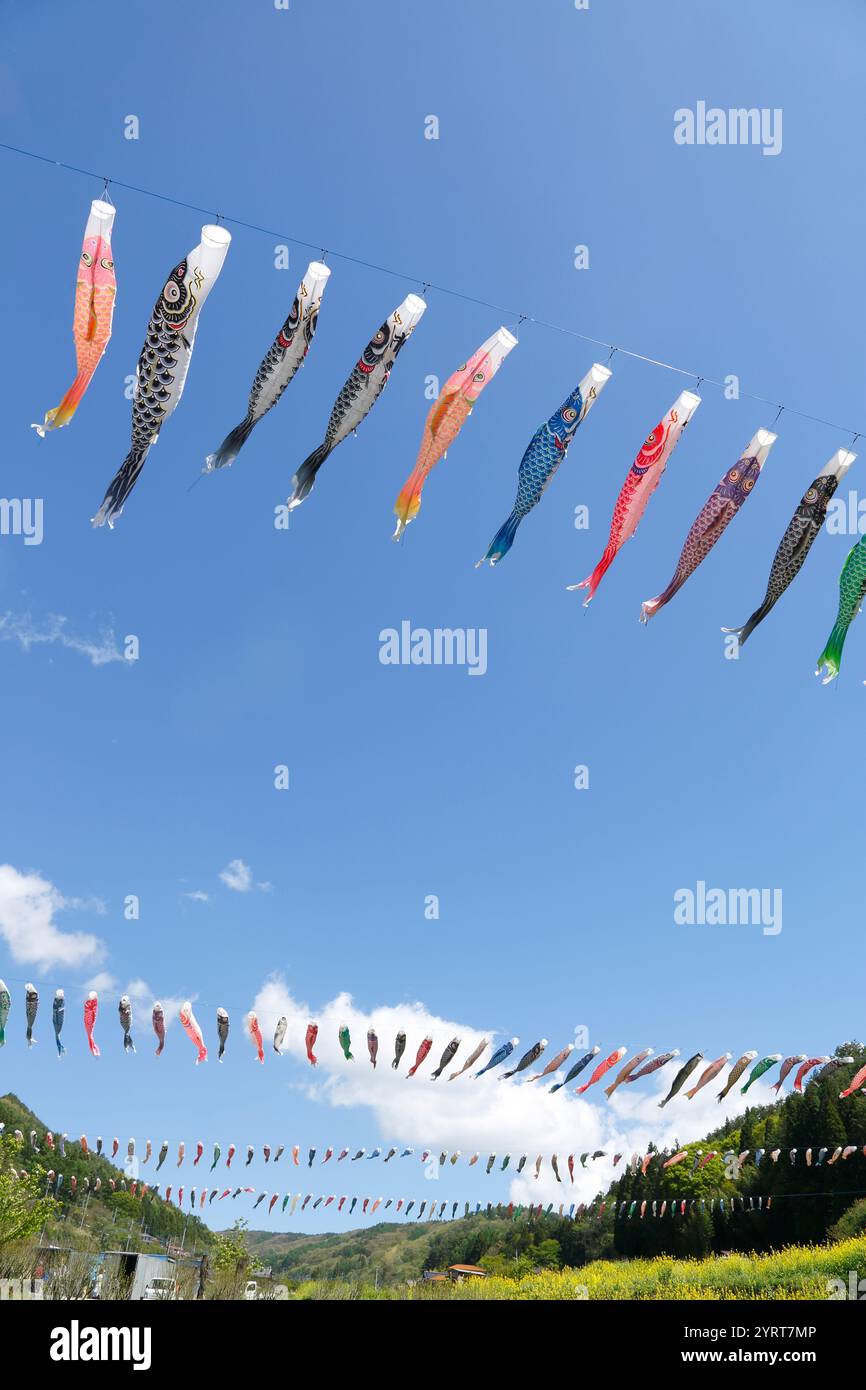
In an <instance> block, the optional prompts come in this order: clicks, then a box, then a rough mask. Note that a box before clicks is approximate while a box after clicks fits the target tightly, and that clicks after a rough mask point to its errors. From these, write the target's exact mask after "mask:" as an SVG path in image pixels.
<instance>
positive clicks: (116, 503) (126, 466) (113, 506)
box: [91, 444, 150, 527]
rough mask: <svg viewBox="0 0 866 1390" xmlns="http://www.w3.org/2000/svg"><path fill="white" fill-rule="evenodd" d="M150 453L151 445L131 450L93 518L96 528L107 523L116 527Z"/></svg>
mask: <svg viewBox="0 0 866 1390" xmlns="http://www.w3.org/2000/svg"><path fill="white" fill-rule="evenodd" d="M149 451H150V445H149V444H148V445H146V446H145V447H144V448H143V449H135V448H133V449H130V451H129V453H128V454H127V456H126V458H125V459H124V460H123V463H122V464H121V465H120V467H119V468H118V470H117V472H116V473H115V475H114V477H113V478H112V480H111V482H110V483H109V484H108V490H107V491H106V494H105V496H104V498H103V499H102V506H101V507H100V508H99V511H98V512H97V513H96V516H94V517H92V518H91V520H92V524H93V525H94V526H104V525H105V523H106V522H108V525H109V526H111V527H113V526H114V523H115V521H116V520H117V518H118V517H119V516H120V513H121V512H122V511H123V504H124V502H125V501H126V499H127V497H128V496H129V494H130V493H131V492H132V489H133V488H134V487H135V484H136V482H137V481H138V475H139V473H140V472H141V470H142V468H143V467H144V460H145V459H146V458H147V455H148V453H149Z"/></svg>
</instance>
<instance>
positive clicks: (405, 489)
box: [391, 465, 424, 541]
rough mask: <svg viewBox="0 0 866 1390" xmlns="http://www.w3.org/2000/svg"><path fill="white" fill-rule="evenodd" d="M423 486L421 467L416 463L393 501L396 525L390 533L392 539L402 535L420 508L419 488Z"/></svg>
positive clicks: (397, 538) (394, 539) (396, 539)
mask: <svg viewBox="0 0 866 1390" xmlns="http://www.w3.org/2000/svg"><path fill="white" fill-rule="evenodd" d="M423 486H424V472H423V469H422V468H421V467H420V466H418V465H416V467H415V468H413V469H412V472H411V473H410V474H409V477H408V478H407V479H406V481H405V483H404V484H403V486H402V488H401V489H400V493H399V496H398V498H397V501H396V502H395V503H394V515H395V516H396V518H397V527H396V530H395V531H394V534H393V535H392V537H391V539H392V541H398V540H399V539H400V537H401V536H402V534H403V532H404V531H405V530H406V527H407V526H408V525H409V522H410V521H414V520H415V518H416V516H417V515H418V513H419V512H420V510H421V489H422V487H423Z"/></svg>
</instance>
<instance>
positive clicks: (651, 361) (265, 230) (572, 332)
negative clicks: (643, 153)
mask: <svg viewBox="0 0 866 1390" xmlns="http://www.w3.org/2000/svg"><path fill="white" fill-rule="evenodd" d="M0 150H6V151H7V152H8V153H10V154H18V155H21V156H22V157H23V158H25V159H33V160H36V161H37V162H38V163H40V164H49V165H51V167H52V168H54V169H64V170H66V172H67V173H70V174H80V175H81V176H82V177H84V178H90V179H96V180H97V181H98V182H101V183H102V185H103V192H104V193H107V192H108V190H109V188H110V187H112V186H113V187H115V188H123V189H125V190H126V191H127V192H128V193H137V194H139V196H140V197H142V198H155V199H157V200H158V201H159V202H163V203H170V204H172V206H173V207H179V208H186V209H188V210H189V211H190V212H197V213H199V214H200V215H202V216H203V217H213V218H216V220H217V221H218V222H225V223H229V222H230V223H231V224H232V225H233V226H235V227H243V228H244V230H245V231H249V232H258V233H260V234H261V235H262V236H267V237H277V238H278V239H280V240H282V241H290V242H292V244H293V245H295V246H303V247H305V248H306V249H307V250H308V251H318V252H319V255H320V256H321V257H322V258H324V257H325V256H326V255H328V256H333V257H334V258H335V259H336V260H338V261H345V262H346V264H347V265H357V266H362V267H363V268H364V269H365V270H373V271H377V272H378V273H379V274H380V275H391V276H393V277H394V278H395V279H397V280H405V281H407V282H409V283H412V284H416V285H423V287H424V291H425V292H426V291H427V290H433V291H434V292H435V293H436V294H444V295H448V296H449V297H450V298H451V299H461V300H463V302H464V303H466V304H474V305H476V306H478V307H480V308H483V309H493V310H495V312H496V313H498V314H503V315H505V316H507V317H510V318H512V319H514V320H516V321H517V323H518V324H522V323H531V324H534V325H535V327H536V328H546V329H548V331H549V332H551V333H562V334H564V335H565V336H566V337H570V338H576V339H578V341H579V342H582V343H589V344H590V345H591V346H593V347H603V348H607V349H608V350H609V351H610V355H611V357H613V355H614V353H621V354H622V356H623V357H630V358H632V359H633V360H634V361H636V362H645V363H646V364H647V365H648V366H651V367H661V368H662V369H663V370H664V371H666V372H675V373H676V374H677V375H678V376H684V377H690V378H692V380H694V381H695V382H696V383H697V385H698V386H700V385H701V384H704V383H706V385H707V386H716V387H718V388H719V390H725V388H726V387H727V385H728V382H726V381H718V380H716V379H715V378H714V377H710V376H704V375H702V374H701V373H699V372H694V371H691V370H689V369H688V368H686V367H678V366H677V365H676V364H675V363H673V362H664V361H662V359H661V358H658V357H650V356H648V355H647V354H646V353H643V352H636V351H635V350H634V349H633V348H626V347H620V346H619V345H616V346H615V345H614V344H613V343H608V342H605V340H604V339H603V338H593V337H591V336H590V335H589V334H586V333H578V331H577V330H576V329H574V328H567V327H566V326H565V324H561V323H554V322H553V321H552V320H550V319H541V318H536V317H535V315H534V314H523V313H521V314H518V312H517V310H514V309H509V308H508V307H507V306H505V305H502V304H497V303H495V302H494V301H493V300H490V299H480V298H479V297H478V296H476V295H471V294H465V293H464V292H463V291H462V290H455V289H452V288H451V287H450V286H449V285H438V284H436V283H434V282H433V281H430V280H425V279H424V277H423V276H421V275H409V274H407V272H406V271H404V270H395V269H394V268H393V266H387V265H379V264H378V263H377V262H376V261H367V260H364V259H363V258H362V257H361V256H352V255H350V254H349V253H348V252H346V251H335V250H334V249H333V248H332V247H325V246H323V245H322V243H321V242H315V241H305V240H304V239H303V238H302V237H297V236H292V235H290V234H289V233H288V232H281V231H278V230H277V229H275V228H273V227H263V226H261V225H260V224H259V223H257V222H248V221H246V219H244V218H242V217H233V216H231V215H229V214H228V213H223V212H214V210H213V209H212V208H205V207H201V206H200V205H199V204H198V203H189V202H187V201H186V200H185V199H183V198H174V197H172V196H171V195H170V194H168V193H158V192H156V191H155V190H154V189H152V188H142V187H141V186H140V185H139V184H135V183H126V182H125V181H124V180H122V179H114V178H111V177H110V176H108V175H106V174H97V173H96V172H95V170H93V169H82V168H81V167H80V165H77V164H67V163H65V162H64V161H63V160H62V159H51V158H50V157H49V156H48V155H44V154H38V153H37V152H36V151H35V150H25V149H23V148H22V147H21V146H20V145H10V144H7V143H6V142H5V141H0ZM608 360H610V358H609V359H608ZM737 399H743V400H748V401H754V402H755V403H756V404H758V405H769V406H773V407H775V408H776V409H778V411H779V414H781V412H782V411H783V410H784V411H785V413H786V414H788V415H794V416H796V417H797V418H798V419H800V420H808V421H810V422H811V423H812V424H815V425H821V426H823V427H824V428H826V429H831V430H838V431H839V433H840V434H849V435H852V436H853V438H852V440H851V444H852V446H853V445H854V444H856V442H857V440H858V439H859V438H860V437H861V435H862V434H864V433H866V431H864V430H854V429H852V428H850V427H848V426H845V425H840V424H839V423H838V421H836V420H826V419H824V418H823V417H822V416H820V415H810V414H809V413H808V412H807V411H804V410H797V409H795V408H794V407H793V406H786V405H782V404H780V402H779V401H774V400H770V399H769V398H768V397H766V396H758V395H755V394H754V393H753V392H751V391H738V393H737ZM777 418H778V417H777Z"/></svg>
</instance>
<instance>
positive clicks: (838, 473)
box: [722, 449, 857, 646]
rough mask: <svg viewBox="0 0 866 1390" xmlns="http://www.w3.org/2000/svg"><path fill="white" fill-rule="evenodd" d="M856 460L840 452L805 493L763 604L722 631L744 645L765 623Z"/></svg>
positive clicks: (847, 452) (781, 547)
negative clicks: (740, 622) (739, 625)
mask: <svg viewBox="0 0 866 1390" xmlns="http://www.w3.org/2000/svg"><path fill="white" fill-rule="evenodd" d="M856 457H857V455H856V454H852V453H851V452H850V450H848V449H837V450H836V453H835V454H834V455H833V457H832V458H831V459H830V461H829V462H828V463H826V464H825V465H824V467H823V468H822V469H821V472H820V473H819V474H818V476H817V478H815V479H814V481H813V482H812V483H810V485H809V487H808V488H807V489H806V491H805V492H804V493H803V496H802V498H801V499H800V505H799V506H798V508H797V510H796V511H795V513H794V515H793V516H792V517H791V520H790V521H789V522H788V526H787V529H786V531H785V534H784V536H783V537H782V539H781V540H780V542H779V545H778V548H777V550H776V554H775V555H774V557H773V563H772V566H771V567H770V578H769V580H768V582H767V592H766V594H765V595H764V600H763V602H762V603H761V604H760V605H759V606H758V607H757V608H756V609H755V611H754V613H753V614H752V616H751V617H750V618H749V619H748V621H747V622H745V623H744V624H743V626H742V627H723V628H722V632H727V633H734V634H735V635H736V637H737V638H738V639H739V645H740V646H742V645H743V643H744V642H746V641H747V640H748V638H749V637H750V636H751V634H752V633H753V632H754V630H755V628H756V627H757V626H758V624H759V623H762V622H763V621H764V619H765V618H766V616H767V614H768V613H769V612H770V610H771V609H772V608H773V607H775V605H776V604H777V603H778V602H779V599H780V598H781V597H782V595H783V593H784V592H785V590H786V589H787V588H788V586H789V585H790V584H792V583H793V582H794V580H795V579H796V578H797V575H798V574H799V573H800V570H801V569H802V568H803V565H804V564H805V562H806V556H807V555H808V554H809V551H810V550H811V549H812V545H813V543H814V542H815V540H817V537H818V532H819V531H820V530H821V527H822V526H823V525H824V521H825V519H826V516H827V508H828V506H829V505H830V501H831V499H832V497H833V494H834V493H835V491H836V489H837V488H838V486H839V484H840V482H841V481H842V479H843V478H844V476H845V474H846V473H847V472H848V469H849V468H850V467H851V465H852V463H853V462H854V460H855V459H856Z"/></svg>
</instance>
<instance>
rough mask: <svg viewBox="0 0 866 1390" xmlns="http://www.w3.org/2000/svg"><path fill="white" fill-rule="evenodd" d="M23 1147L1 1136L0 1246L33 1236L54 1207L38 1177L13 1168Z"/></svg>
mask: <svg viewBox="0 0 866 1390" xmlns="http://www.w3.org/2000/svg"><path fill="white" fill-rule="evenodd" d="M22 1149H23V1145H22V1144H21V1142H20V1140H18V1139H15V1138H13V1137H12V1136H11V1135H9V1136H4V1137H3V1138H0V1247H3V1246H7V1245H12V1244H14V1243H15V1242H16V1241H21V1240H26V1239H27V1238H28V1237H29V1236H34V1235H36V1234H37V1232H39V1231H41V1230H42V1227H43V1226H44V1224H45V1222H46V1221H47V1220H49V1218H50V1217H51V1216H52V1215H53V1213H54V1211H55V1208H56V1203H55V1202H54V1200H53V1198H51V1197H46V1196H43V1192H44V1183H43V1182H42V1181H40V1178H39V1177H37V1175H36V1174H35V1173H27V1172H24V1171H22V1170H21V1169H19V1168H16V1160H17V1159H18V1158H19V1155H20V1154H21V1151H22Z"/></svg>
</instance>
